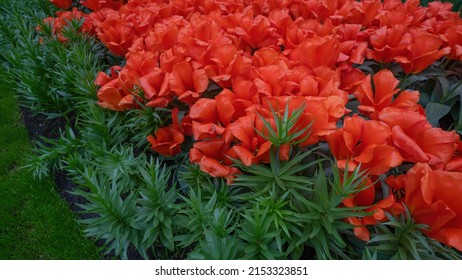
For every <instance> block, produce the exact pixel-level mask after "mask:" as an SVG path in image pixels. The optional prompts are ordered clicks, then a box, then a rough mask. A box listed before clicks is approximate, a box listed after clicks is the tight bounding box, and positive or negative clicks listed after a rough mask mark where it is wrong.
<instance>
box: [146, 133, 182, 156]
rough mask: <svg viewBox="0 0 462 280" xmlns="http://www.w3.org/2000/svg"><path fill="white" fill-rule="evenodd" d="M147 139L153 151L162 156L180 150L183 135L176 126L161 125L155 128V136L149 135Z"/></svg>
mask: <svg viewBox="0 0 462 280" xmlns="http://www.w3.org/2000/svg"><path fill="white" fill-rule="evenodd" d="M147 139H148V141H149V143H151V149H152V150H153V151H155V152H158V153H159V154H161V155H164V156H173V155H176V154H178V153H179V152H181V143H183V142H184V135H183V134H182V133H181V131H179V130H178V129H177V128H174V127H161V128H159V129H157V131H156V133H155V136H152V135H149V136H148V138H147Z"/></svg>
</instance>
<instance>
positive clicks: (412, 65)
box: [394, 33, 450, 74]
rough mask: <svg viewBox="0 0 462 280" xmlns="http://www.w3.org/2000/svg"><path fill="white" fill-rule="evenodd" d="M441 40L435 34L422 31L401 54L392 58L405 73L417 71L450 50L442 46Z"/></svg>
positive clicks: (420, 70)
mask: <svg viewBox="0 0 462 280" xmlns="http://www.w3.org/2000/svg"><path fill="white" fill-rule="evenodd" d="M442 45H443V41H442V40H441V39H440V38H438V37H437V36H435V35H431V34H428V33H423V34H420V35H417V36H415V37H414V38H413V39H412V43H411V44H409V45H408V47H407V48H406V52H405V53H404V54H403V55H400V56H396V57H395V58H394V59H395V60H396V61H397V62H398V63H399V64H400V65H401V67H402V68H403V70H404V72H406V73H412V74H415V73H419V72H422V71H423V70H425V68H427V67H428V66H430V65H431V64H432V63H434V62H435V61H437V60H438V59H440V58H441V57H442V56H444V55H446V54H448V53H449V52H450V48H448V47H447V48H442V49H441V46H442Z"/></svg>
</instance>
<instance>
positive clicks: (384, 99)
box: [354, 69, 420, 120]
mask: <svg viewBox="0 0 462 280" xmlns="http://www.w3.org/2000/svg"><path fill="white" fill-rule="evenodd" d="M398 83H399V81H398V79H396V78H395V77H394V76H393V73H392V72H391V71H390V70H388V69H384V70H381V71H379V72H377V73H376V74H375V75H374V77H373V78H372V80H371V77H370V75H369V76H367V77H366V78H365V79H364V80H363V81H362V82H361V84H360V85H359V86H358V87H357V88H356V91H355V92H354V94H355V96H356V98H357V99H358V101H359V103H360V104H361V105H360V106H358V109H359V111H360V112H361V113H363V114H364V115H366V116H368V117H369V118H370V119H374V120H377V119H378V116H377V114H378V113H379V112H380V111H381V110H383V109H385V108H389V107H396V108H401V109H403V110H409V111H417V110H418V108H419V105H417V102H418V101H419V96H420V95H419V92H417V91H407V90H405V91H402V92H400V93H399V95H398V96H397V97H396V98H395V95H396V94H398V92H399V91H400V90H399V89H398V88H396V86H397V85H398ZM372 85H373V86H374V90H373V89H372Z"/></svg>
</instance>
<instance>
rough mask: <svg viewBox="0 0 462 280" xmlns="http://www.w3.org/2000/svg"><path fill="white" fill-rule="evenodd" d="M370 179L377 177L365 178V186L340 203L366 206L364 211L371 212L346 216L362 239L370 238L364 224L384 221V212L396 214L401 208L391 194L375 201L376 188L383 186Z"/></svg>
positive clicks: (349, 205)
mask: <svg viewBox="0 0 462 280" xmlns="http://www.w3.org/2000/svg"><path fill="white" fill-rule="evenodd" d="M374 177H375V176H374ZM372 180H377V178H372V179H371V178H369V177H367V179H366V180H364V187H366V188H365V189H364V190H362V191H360V192H358V193H357V194H355V195H354V196H353V197H349V198H345V199H344V200H343V201H342V204H343V205H344V206H345V207H358V206H359V207H367V208H366V209H364V211H365V212H370V213H371V215H370V216H365V217H362V218H358V217H350V218H348V222H349V223H350V224H352V225H355V226H356V227H355V228H354V230H353V231H354V234H355V236H356V237H358V238H359V239H361V240H363V241H369V239H370V232H369V230H368V229H367V228H366V226H368V225H375V224H377V222H384V221H386V220H387V217H386V215H385V212H393V213H394V214H397V213H399V212H400V210H401V208H402V206H401V205H400V204H399V203H397V202H396V200H395V197H394V195H393V194H390V195H389V196H387V197H386V198H383V199H381V200H379V201H376V200H377V196H376V191H377V189H381V188H383V187H384V186H382V184H381V183H380V182H379V181H378V182H377V183H375V184H374V183H373V181H372ZM397 210H398V211H397Z"/></svg>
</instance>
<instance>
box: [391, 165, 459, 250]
mask: <svg viewBox="0 0 462 280" xmlns="http://www.w3.org/2000/svg"><path fill="white" fill-rule="evenodd" d="M388 182H389V183H390V185H392V186H393V187H394V188H396V189H403V188H404V191H405V199H404V202H405V204H406V205H407V206H408V207H409V209H410V210H411V212H412V216H413V217H414V220H415V222H416V223H420V224H426V225H428V226H429V229H428V230H424V233H425V234H427V235H428V236H429V237H431V238H433V239H436V240H438V241H440V242H442V243H445V244H447V245H449V246H452V247H455V248H457V249H458V250H461V251H462V204H461V203H460V198H461V197H462V184H461V182H462V173H460V172H448V171H442V170H432V169H431V168H430V166H429V165H428V164H426V163H417V164H416V165H415V166H414V167H413V168H412V169H411V170H409V171H408V172H407V173H406V174H405V175H400V176H398V177H396V178H393V177H390V178H388Z"/></svg>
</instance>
